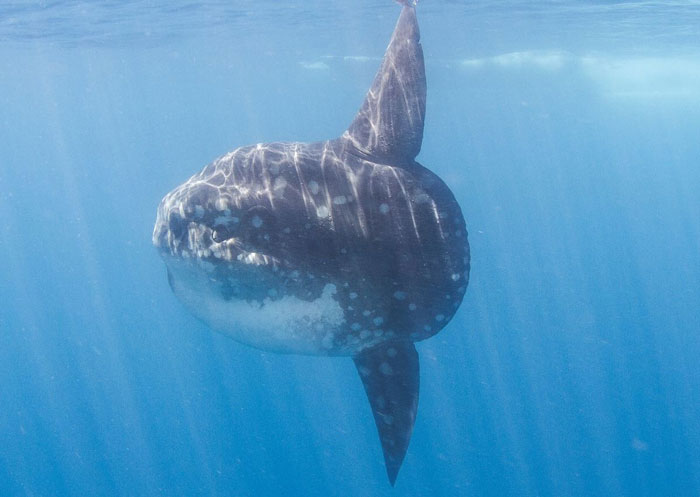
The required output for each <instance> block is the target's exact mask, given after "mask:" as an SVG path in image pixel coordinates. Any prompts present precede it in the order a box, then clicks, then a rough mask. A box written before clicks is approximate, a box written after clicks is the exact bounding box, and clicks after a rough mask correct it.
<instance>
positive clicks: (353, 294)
mask: <svg viewBox="0 0 700 497" xmlns="http://www.w3.org/2000/svg"><path fill="white" fill-rule="evenodd" d="M348 297H350V298H351V299H353V300H355V299H356V298H357V294H356V293H355V292H350V295H348Z"/></svg>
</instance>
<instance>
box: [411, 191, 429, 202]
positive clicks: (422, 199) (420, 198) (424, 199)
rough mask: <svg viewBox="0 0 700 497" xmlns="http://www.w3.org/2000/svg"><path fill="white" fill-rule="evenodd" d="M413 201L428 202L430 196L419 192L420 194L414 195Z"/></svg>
mask: <svg viewBox="0 0 700 497" xmlns="http://www.w3.org/2000/svg"><path fill="white" fill-rule="evenodd" d="M413 201H414V202H415V203H417V204H425V203H428V202H430V197H429V196H428V195H426V194H425V193H420V194H418V195H416V196H415V198H414V199H413Z"/></svg>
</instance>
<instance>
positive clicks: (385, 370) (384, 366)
mask: <svg viewBox="0 0 700 497" xmlns="http://www.w3.org/2000/svg"><path fill="white" fill-rule="evenodd" d="M379 372H380V373H382V374H383V375H384V376H391V375H393V374H394V369H393V368H392V367H391V366H390V365H389V363H388V362H383V363H381V365H380V366H379Z"/></svg>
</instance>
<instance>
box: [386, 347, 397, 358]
mask: <svg viewBox="0 0 700 497" xmlns="http://www.w3.org/2000/svg"><path fill="white" fill-rule="evenodd" d="M396 354H398V352H397V351H396V349H395V348H394V347H389V348H388V349H386V355H388V356H389V357H396Z"/></svg>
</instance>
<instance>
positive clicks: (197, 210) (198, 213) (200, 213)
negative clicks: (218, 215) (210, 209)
mask: <svg viewBox="0 0 700 497" xmlns="http://www.w3.org/2000/svg"><path fill="white" fill-rule="evenodd" d="M194 215H195V217H196V218H197V219H199V218H201V217H202V216H204V208H203V207H202V206H201V205H195V207H194Z"/></svg>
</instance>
